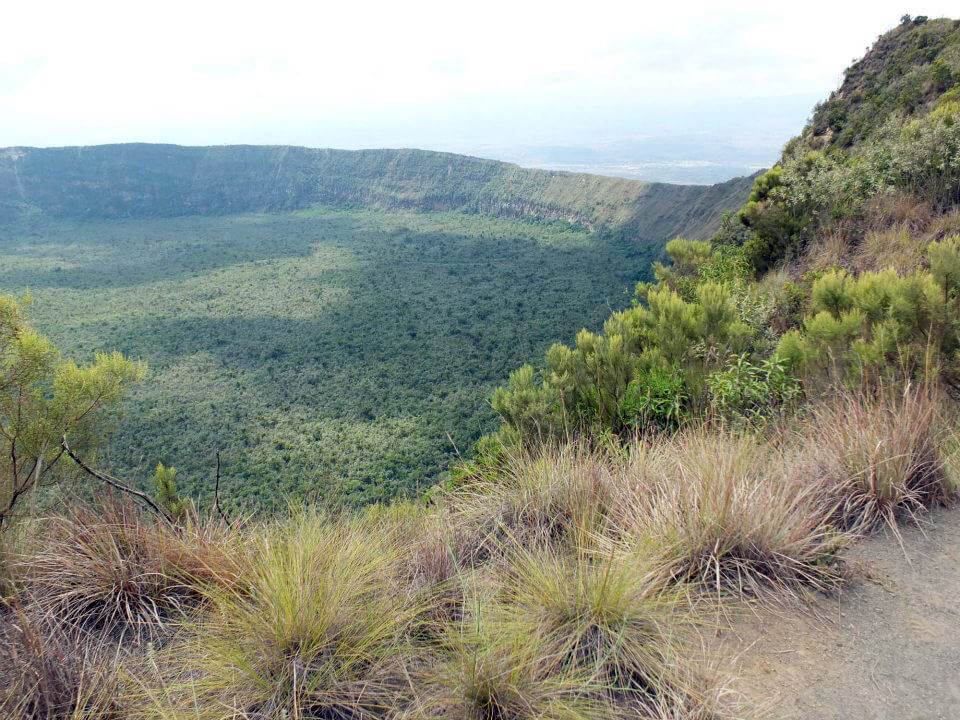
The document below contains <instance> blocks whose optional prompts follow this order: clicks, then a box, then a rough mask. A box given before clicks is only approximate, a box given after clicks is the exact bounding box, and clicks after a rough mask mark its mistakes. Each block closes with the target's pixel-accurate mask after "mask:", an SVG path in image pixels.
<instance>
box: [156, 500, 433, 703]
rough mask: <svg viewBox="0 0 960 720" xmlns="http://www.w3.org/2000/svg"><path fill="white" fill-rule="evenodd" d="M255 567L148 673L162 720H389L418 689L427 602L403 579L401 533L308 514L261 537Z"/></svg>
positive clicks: (254, 549)
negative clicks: (415, 664)
mask: <svg viewBox="0 0 960 720" xmlns="http://www.w3.org/2000/svg"><path fill="white" fill-rule="evenodd" d="M249 542H250V545H251V547H250V553H251V557H252V559H251V564H250V567H249V569H248V570H247V571H246V572H245V574H244V575H243V576H242V578H241V581H240V583H239V584H238V586H237V587H236V588H233V589H229V588H228V589H219V590H215V591H214V592H213V593H212V594H211V597H210V602H211V607H210V609H209V611H208V612H207V613H206V615H205V616H204V617H203V618H202V619H200V620H199V621H198V622H197V623H195V624H194V625H192V626H191V627H190V629H189V632H188V633H187V634H186V637H185V639H184V640H183V641H178V642H175V643H173V644H172V645H171V646H170V647H169V648H168V649H166V650H165V651H164V652H163V653H161V654H160V656H159V657H158V665H157V677H153V678H151V677H146V678H143V679H142V680H141V686H142V693H141V694H142V698H141V700H140V703H141V704H144V705H146V706H148V707H152V709H153V712H154V713H155V716H158V717H163V718H178V717H190V718H194V719H195V720H201V719H202V718H211V719H213V718H226V717H231V718H232V717H237V718H247V717H250V718H254V717H256V718H261V717H263V718H267V717H269V718H274V717H289V718H317V719H326V718H337V719H340V718H342V719H344V720H348V719H350V718H373V717H385V716H386V715H387V714H388V711H389V710H391V709H394V708H398V707H402V706H403V705H404V704H405V702H406V700H405V698H406V696H407V695H408V694H409V689H408V682H407V680H406V679H405V678H406V674H405V671H404V663H403V661H404V658H406V657H407V654H406V652H407V651H408V648H409V643H410V642H411V641H410V636H411V634H412V631H413V627H412V626H413V622H414V618H416V617H417V615H418V614H419V613H421V612H422V610H423V608H421V607H418V606H417V605H416V604H414V603H413V602H412V601H411V600H410V598H409V597H408V596H407V595H406V594H405V593H404V592H402V591H401V589H400V588H399V587H398V586H397V584H396V578H397V577H398V563H399V557H400V549H399V547H398V546H397V543H396V537H395V533H393V532H391V531H389V528H388V529H387V531H385V532H381V533H371V532H370V526H369V524H364V523H360V522H356V521H352V520H328V519H325V518H323V517H319V516H315V515H302V516H298V517H296V518H294V519H292V520H287V521H284V522H283V523H281V524H279V525H277V526H273V527H269V528H267V529H264V530H262V531H260V534H259V535H258V536H256V537H253V538H250V540H249Z"/></svg>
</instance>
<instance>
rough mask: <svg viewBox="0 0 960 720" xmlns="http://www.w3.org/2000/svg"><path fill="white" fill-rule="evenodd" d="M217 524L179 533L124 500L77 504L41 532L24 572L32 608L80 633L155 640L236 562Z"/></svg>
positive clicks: (226, 577)
mask: <svg viewBox="0 0 960 720" xmlns="http://www.w3.org/2000/svg"><path fill="white" fill-rule="evenodd" d="M220 535H222V533H221V534H218V532H217V531H216V529H215V528H214V527H213V526H210V527H187V528H184V529H182V531H181V532H180V533H177V532H175V531H174V530H173V529H171V528H170V527H168V526H166V525H164V524H160V523H155V522H153V521H152V520H151V519H147V518H144V517H142V515H141V514H140V513H139V512H138V510H137V508H136V507H135V506H134V505H133V504H132V503H131V502H129V501H126V500H109V499H108V500H107V501H105V502H103V503H102V504H101V505H100V506H99V507H97V508H94V507H91V506H89V505H76V506H74V507H72V508H70V510H69V511H68V512H67V514H65V515H63V516H60V517H56V518H53V519H52V520H51V521H50V522H48V523H46V524H45V525H44V527H43V530H42V532H41V533H40V535H39V537H38V538H36V540H35V542H36V547H35V548H34V549H33V551H32V552H31V553H30V554H29V555H28V557H27V561H26V563H25V567H24V570H23V575H24V577H25V587H26V590H25V593H26V595H27V597H28V607H29V609H30V611H31V612H32V613H34V614H37V613H39V614H40V615H43V616H47V617H49V618H55V619H56V620H57V622H58V623H59V624H60V625H62V626H64V627H68V628H70V629H72V630H73V631H75V632H86V633H102V634H104V635H108V636H111V637H113V638H114V639H116V640H132V641H134V642H142V641H145V640H157V639H159V636H160V634H162V633H164V632H165V631H167V630H168V629H170V627H171V624H172V623H175V622H176V621H178V620H182V619H184V618H186V617H187V616H188V615H189V614H190V613H191V612H192V611H193V610H194V608H196V607H197V606H198V605H199V604H200V603H201V602H202V601H203V592H202V588H203V586H205V585H207V584H212V585H217V584H230V583H232V582H233V581H234V580H235V578H236V575H237V573H238V572H239V568H238V566H237V565H236V562H235V559H234V556H233V555H232V554H231V553H229V552H228V551H227V548H226V547H225V544H226V539H225V537H221V536H220Z"/></svg>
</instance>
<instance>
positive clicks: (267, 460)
mask: <svg viewBox="0 0 960 720" xmlns="http://www.w3.org/2000/svg"><path fill="white" fill-rule="evenodd" d="M749 184H750V181H749V179H747V178H740V179H736V180H733V181H730V182H728V183H724V184H721V185H717V186H711V187H694V186H689V187H687V186H668V185H656V184H654V185H651V184H649V183H643V182H637V181H632V180H622V179H616V178H604V177H598V176H589V175H576V174H571V173H555V172H544V171H538V170H525V169H522V168H519V167H517V166H515V165H510V164H507V163H500V162H494V161H489V160H482V159H478V158H469V157H463V156H457V155H450V154H446V153H433V152H426V151H418V150H399V151H397V150H371V151H357V152H349V151H336V150H312V149H308V148H291V147H257V146H235V147H215V148H189V147H179V146H172V145H113V146H98V147H90V148H52V149H36V148H7V149H6V150H0V289H2V290H3V291H4V292H6V293H16V294H19V293H23V292H26V291H30V292H31V293H32V294H33V303H32V306H31V308H30V313H31V318H32V320H33V322H35V323H36V325H37V326H38V328H40V329H41V330H42V331H43V332H45V333H48V334H49V335H50V336H51V337H52V338H54V339H55V341H56V342H57V343H58V344H59V345H60V346H61V347H63V348H64V350H65V352H66V353H67V356H68V357H70V358H73V359H75V360H77V361H83V360H84V359H87V358H89V357H90V356H91V355H92V353H93V352H95V351H99V350H105V351H113V350H119V351H122V352H123V353H125V354H127V355H129V356H131V357H135V358H139V359H142V360H145V361H146V362H147V363H148V364H149V366H150V368H151V370H152V375H151V378H150V382H149V383H145V384H143V385H142V386H141V387H139V388H138V390H137V391H136V392H135V394H134V396H133V398H132V400H131V401H130V402H129V403H127V405H126V407H125V412H124V413H122V415H121V417H120V418H119V420H118V422H117V423H116V424H115V432H114V433H113V435H112V438H111V441H110V442H109V443H107V444H106V445H105V446H104V447H103V449H102V460H103V462H104V463H106V464H107V466H109V467H112V468H113V469H114V470H115V471H116V472H118V473H120V474H122V475H124V476H127V477H131V478H137V479H138V480H139V481H141V482H142V481H143V478H145V477H146V476H147V475H148V474H149V472H148V470H149V468H151V467H153V465H155V464H156V463H157V462H163V463H165V464H166V465H171V466H175V467H177V468H178V469H179V474H178V476H177V478H178V482H179V484H180V486H181V488H182V489H183V490H184V491H186V492H188V493H190V494H191V495H193V496H194V497H197V498H199V499H201V500H205V499H209V495H210V492H211V490H212V482H213V474H214V456H215V453H216V451H218V450H223V455H222V461H223V489H224V496H225V498H229V502H230V503H232V504H233V505H236V506H238V507H242V508H245V509H251V510H252V509H257V510H264V509H271V508H275V507H276V506H277V504H281V505H282V504H284V503H286V502H288V501H289V500H290V499H294V500H304V501H314V500H322V501H323V502H324V503H328V504H338V503H346V504H348V505H357V504H363V503H369V502H373V501H378V500H385V499H388V498H392V497H395V496H397V495H398V494H401V495H402V494H404V493H407V492H409V491H415V490H418V489H422V488H423V487H425V486H427V485H429V484H431V483H432V482H434V481H435V480H436V479H437V478H438V477H439V476H440V475H441V474H442V473H443V472H444V471H445V470H446V469H447V468H448V467H449V465H450V463H451V461H453V460H455V459H456V458H457V456H458V454H459V453H467V452H469V450H470V448H471V446H472V445H473V443H474V442H475V441H476V440H477V438H479V437H480V436H482V435H483V434H484V433H485V432H489V431H490V430H492V429H493V428H495V427H496V420H495V415H494V413H493V411H492V409H491V407H490V403H489V399H490V395H491V393H492V391H493V389H494V388H495V387H496V386H497V385H498V384H499V383H502V382H503V381H504V380H506V378H507V376H508V374H509V371H510V370H511V369H512V368H514V367H516V366H517V365H519V364H522V363H523V362H526V361H528V360H531V359H533V358H535V357H537V356H538V355H539V354H541V353H542V352H543V351H544V350H545V349H546V347H547V346H548V345H549V343H550V342H551V341H553V340H555V339H557V338H568V339H569V338H572V336H573V335H574V333H576V331H577V330H578V329H580V328H582V327H590V328H595V327H597V326H598V325H599V324H600V323H601V322H602V320H603V318H604V317H605V316H606V315H607V314H608V313H609V312H610V311H611V310H613V309H617V308H621V307H623V306H624V305H625V304H628V303H629V302H630V295H629V293H630V291H631V289H632V287H633V285H634V284H635V282H636V281H637V280H638V279H640V278H642V277H644V276H645V273H646V272H647V268H648V267H649V264H650V261H651V260H653V259H654V258H656V257H658V256H659V255H660V253H661V252H662V247H663V244H664V242H665V241H666V240H667V238H668V237H670V236H671V235H673V234H676V233H678V232H684V233H688V234H690V235H692V236H698V237H699V236H703V235H705V234H707V233H709V232H710V231H711V229H712V228H715V227H716V226H717V224H718V222H719V217H720V215H721V214H722V211H726V210H731V209H733V208H734V207H736V206H737V205H738V204H739V203H740V202H742V201H743V199H744V198H745V197H746V193H747V191H748V189H749Z"/></svg>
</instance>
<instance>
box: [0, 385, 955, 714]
mask: <svg viewBox="0 0 960 720" xmlns="http://www.w3.org/2000/svg"><path fill="white" fill-rule="evenodd" d="M791 422H794V423H795V424H794V425H793V426H791V425H790V423H791ZM783 423H784V424H781V425H778V426H776V427H773V426H765V427H764V428H763V429H761V430H753V431H749V430H743V431H739V432H733V431H729V430H724V429H722V428H717V427H711V426H696V427H688V428H686V429H685V430H683V431H681V432H679V433H676V434H674V435H672V436H669V437H667V436H661V437H655V438H638V439H636V440H634V441H633V442H632V443H628V444H627V445H625V446H624V447H623V448H621V451H620V452H618V453H613V452H611V451H610V450H603V449H601V450H595V449H590V448H588V447H587V446H585V445H578V444H575V443H574V444H570V445H568V446H566V447H563V448H559V449H554V450H550V451H547V452H545V453H542V454H540V455H527V456H518V457H514V458H512V459H511V460H509V461H508V462H507V463H506V464H505V465H504V466H503V467H502V468H500V469H498V470H485V471H484V473H481V474H479V475H478V476H477V477H476V478H475V479H474V480H473V481H471V482H470V483H469V484H468V485H466V486H464V487H461V488H458V489H456V490H451V491H446V492H436V493H434V494H432V495H431V497H432V499H433V501H434V502H433V503H432V504H426V503H410V502H406V503H396V504H394V505H391V506H386V507H376V508H373V509H370V510H367V511H365V512H363V513H361V514H359V515H355V516H347V515H344V516H327V515H318V514H311V513H305V512H302V513H299V514H295V515H294V516H293V517H290V518H284V519H278V520H276V521H275V522H273V523H269V524H259V525H249V526H246V527H244V528H242V529H239V530H233V531H229V530H225V529H223V528H219V529H218V528H217V527H216V526H213V525H209V526H207V525H202V524H193V525H189V526H188V527H185V528H183V529H182V530H180V531H173V530H171V529H169V528H167V527H166V526H161V525H156V524H154V523H152V522H150V521H149V520H148V519H145V518H142V517H140V516H139V515H138V514H137V512H136V510H135V508H133V507H131V506H129V505H125V504H123V503H115V502H107V503H105V504H104V505H103V506H102V507H100V508H98V509H96V510H94V509H93V508H91V507H89V506H79V507H75V508H72V509H70V510H69V511H68V512H67V513H65V514H64V515H63V516H61V517H56V518H52V519H48V520H46V521H44V522H41V523H33V524H31V525H30V526H29V533H28V537H24V538H21V539H20V540H18V547H19V548H20V549H19V551H18V553H19V554H18V556H17V560H16V562H15V563H14V570H15V572H16V573H17V574H18V575H19V576H21V577H22V581H18V582H17V584H16V587H15V588H14V589H15V592H14V593H13V594H12V596H11V597H13V600H11V601H10V603H8V606H7V608H6V612H5V614H3V615H0V680H3V683H4V684H3V688H4V689H6V690H7V691H6V694H5V695H2V696H0V697H2V698H3V702H4V703H6V704H5V705H0V710H2V711H3V712H5V713H6V714H3V712H0V715H2V716H3V717H7V716H9V717H11V718H14V720H34V718H37V719H39V718H56V719H57V720H59V719H60V718H63V719H64V720H81V719H82V720H94V718H108V719H110V720H112V719H113V718H116V720H147V719H148V718H151V719H154V720H180V719H183V720H186V719H187V718H189V719H190V720H221V719H223V720H226V719H227V718H229V719H230V720H266V719H267V718H269V719H270V720H273V718H287V719H288V720H358V719H362V720H367V719H370V720H374V719H376V720H380V719H387V718H433V719H441V720H442V719H446V718H450V719H452V718H458V719H459V718H468V719H470V718H473V719H475V720H524V719H526V718H531V719H532V718H541V719H542V718H546V719H551V718H557V719H558V720H560V719H562V720H591V719H592V718H611V717H612V718H651V719H653V718H657V719H666V718H672V719H673V720H715V719H716V718H721V717H727V716H729V715H730V714H731V713H732V712H733V711H732V710H731V711H729V712H728V710H729V707H730V703H731V700H730V697H729V695H728V694H727V693H726V690H725V687H726V686H725V684H724V683H723V682H720V681H718V680H716V677H715V673H714V670H715V669H716V667H711V666H714V665H715V663H714V662H712V661H711V660H710V659H709V658H708V657H707V656H706V654H705V652H704V650H703V646H702V644H701V643H700V642H698V640H699V638H700V633H701V631H702V627H703V622H704V618H705V617H706V613H707V612H708V608H709V612H710V613H711V614H712V613H713V612H714V611H715V607H716V606H715V605H714V601H715V600H716V601H717V602H719V603H720V607H721V608H723V609H726V608H728V607H730V605H731V604H735V603H736V602H737V601H738V600H740V599H743V598H745V599H750V600H751V601H752V599H754V598H761V599H763V600H765V601H769V600H775V601H776V600H783V599H788V600H794V599H796V598H798V597H800V596H801V595H803V594H804V593H806V592H808V591H811V590H823V591H829V590H832V589H833V588H835V587H836V586H837V585H838V583H839V582H840V581H841V572H840V570H839V567H840V566H839V563H837V562H836V560H837V554H838V551H839V550H840V549H841V548H842V547H844V546H845V545H846V544H847V543H849V542H850V541H852V540H854V539H856V538H857V537H858V536H860V535H861V534H863V533H866V532H869V531H871V530H873V529H875V528H876V527H879V526H881V525H883V524H884V523H889V524H891V525H893V526H894V527H896V525H895V523H896V522H897V521H898V520H899V519H901V518H904V517H907V518H909V517H915V516H917V514H918V513H920V512H921V511H922V510H923V509H924V508H926V507H929V506H930V505H933V504H935V503H938V502H945V501H947V500H948V499H950V498H951V497H953V495H955V493H956V492H957V490H958V483H960V433H957V432H948V431H945V430H944V428H946V427H948V426H952V424H953V423H952V420H951V418H947V417H945V415H944V411H943V407H942V403H940V400H939V398H938V397H936V396H935V395H933V394H931V393H929V392H927V391H925V390H923V389H917V388H908V389H907V391H906V392H904V393H903V394H902V395H897V396H892V395H880V394H878V395H877V396H876V397H869V398H868V397H866V396H863V395H852V394H847V395H843V394H841V395H839V396H837V397H835V398H833V399H831V400H830V401H828V402H827V403H825V404H820V405H817V406H814V407H813V408H812V409H809V410H808V411H807V412H806V413H805V414H804V415H802V416H799V417H797V418H795V419H794V420H791V419H784V421H783ZM23 548H27V549H28V550H29V551H28V552H24V550H23ZM712 617H713V619H714V621H719V620H718V618H719V616H715V615H713V616H712ZM147 640H151V641H153V642H152V643H150V644H148V643H146V642H145V641H147ZM737 710H739V708H737Z"/></svg>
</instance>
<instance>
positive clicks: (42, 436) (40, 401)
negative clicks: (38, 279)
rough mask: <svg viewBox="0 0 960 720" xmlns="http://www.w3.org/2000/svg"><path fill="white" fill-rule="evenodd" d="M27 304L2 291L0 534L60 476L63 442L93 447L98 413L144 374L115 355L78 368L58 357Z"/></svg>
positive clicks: (99, 430)
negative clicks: (40, 489)
mask: <svg viewBox="0 0 960 720" xmlns="http://www.w3.org/2000/svg"><path fill="white" fill-rule="evenodd" d="M28 302H29V298H26V299H25V300H24V301H23V302H17V300H16V299H14V298H12V297H9V296H6V295H0V453H2V455H0V457H2V460H0V533H2V532H3V531H5V530H7V529H8V526H9V525H10V524H12V523H13V522H14V520H15V519H16V517H17V515H18V514H19V513H21V511H23V509H24V505H25V504H26V503H27V502H28V501H29V500H30V499H31V496H32V494H33V493H34V491H35V490H36V489H37V487H39V486H41V485H44V484H50V483H55V482H56V481H57V480H59V479H61V477H62V471H63V467H64V465H66V462H62V461H64V460H65V457H64V456H65V448H66V447H67V446H66V445H65V443H67V442H68V441H69V444H70V445H69V446H70V447H72V448H73V450H74V451H78V452H83V453H87V454H89V453H90V452H93V451H95V450H96V448H97V447H98V445H99V444H100V443H101V442H102V440H103V434H104V427H103V425H104V421H105V417H104V416H105V415H106V414H108V413H109V412H110V410H112V409H114V408H115V407H116V406H117V405H118V404H119V403H120V401H121V400H122V399H123V397H124V395H125V393H126V392H127V390H128V389H129V387H130V385H131V384H133V383H136V382H138V381H140V380H142V379H143V376H144V374H145V373H146V367H145V366H144V365H143V364H141V363H135V362H131V361H130V360H127V359H126V358H124V357H123V356H122V355H120V353H117V352H114V353H112V354H104V353H100V354H97V356H96V359H95V360H94V362H93V364H91V365H88V366H83V367H80V366H78V365H76V364H75V363H73V362H71V361H67V360H63V359H62V358H61V357H60V353H59V352H58V351H57V348H56V347H55V346H54V345H53V343H52V342H50V340H49V339H48V338H46V337H44V336H43V335H41V334H40V333H39V332H37V331H36V330H34V329H33V328H32V327H31V326H30V325H29V324H28V323H27V319H26V313H25V306H26V305H27V304H28Z"/></svg>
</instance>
